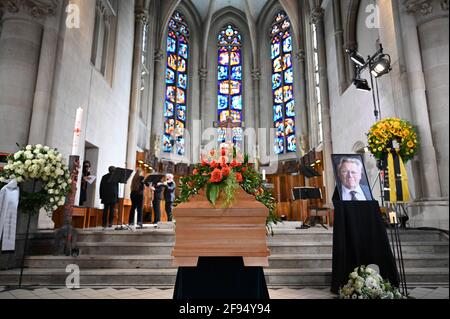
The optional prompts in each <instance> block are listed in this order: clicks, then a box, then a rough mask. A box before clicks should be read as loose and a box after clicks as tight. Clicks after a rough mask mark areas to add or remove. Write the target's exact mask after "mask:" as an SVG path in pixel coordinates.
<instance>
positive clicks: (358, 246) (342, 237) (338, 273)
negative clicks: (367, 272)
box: [331, 201, 399, 293]
mask: <svg viewBox="0 0 450 319" xmlns="http://www.w3.org/2000/svg"><path fill="white" fill-rule="evenodd" d="M333 203H334V229H333V270H332V279H331V280H332V287H331V291H332V292H334V293H338V291H339V287H341V286H342V285H345V284H346V283H347V282H348V279H349V278H348V275H349V274H350V273H351V272H352V271H353V270H354V269H355V268H356V267H358V266H361V265H365V266H367V265H370V264H376V265H378V266H379V267H380V275H381V276H382V277H383V278H384V279H387V280H389V281H390V282H391V284H393V285H394V286H396V287H398V285H399V275H398V271H397V267H396V263H395V259H394V256H393V255H392V251H391V247H390V245H389V240H388V236H387V232H386V227H385V225H384V223H383V219H382V217H381V211H380V207H379V205H378V202H377V201H334V202H333Z"/></svg>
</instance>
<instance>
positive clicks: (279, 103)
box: [270, 11, 297, 154]
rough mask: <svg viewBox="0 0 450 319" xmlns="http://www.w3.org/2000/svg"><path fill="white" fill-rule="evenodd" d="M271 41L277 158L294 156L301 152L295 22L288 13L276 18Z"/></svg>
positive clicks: (282, 12)
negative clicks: (294, 44) (298, 126)
mask: <svg viewBox="0 0 450 319" xmlns="http://www.w3.org/2000/svg"><path fill="white" fill-rule="evenodd" d="M270 37H271V44H270V57H271V60H272V96H273V122H274V126H275V128H276V137H275V154H284V153H293V152H296V151H297V139H296V137H295V136H296V127H295V115H296V114H295V98H294V87H293V85H294V70H293V66H292V34H291V22H290V20H289V17H288V16H287V14H286V12H284V11H281V12H279V13H278V14H277V15H276V17H275V19H274V22H273V24H272V29H271V34H270Z"/></svg>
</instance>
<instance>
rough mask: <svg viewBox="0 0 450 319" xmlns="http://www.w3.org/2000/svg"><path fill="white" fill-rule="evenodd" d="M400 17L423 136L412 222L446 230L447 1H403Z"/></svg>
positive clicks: (415, 116) (416, 116) (411, 89)
mask: <svg viewBox="0 0 450 319" xmlns="http://www.w3.org/2000/svg"><path fill="white" fill-rule="evenodd" d="M400 21H401V28H402V39H403V46H404V50H403V51H404V54H405V63H406V73H407V78H408V86H409V94H410V100H411V109H412V114H413V119H414V122H415V123H414V124H416V126H417V127H418V131H419V134H420V140H421V145H420V149H419V155H418V159H419V171H420V176H421V185H422V193H421V194H416V199H415V201H414V203H412V204H411V205H410V211H411V215H412V216H410V217H412V223H411V224H412V225H413V226H415V227H419V226H427V227H437V228H441V229H447V230H448V226H449V225H448V220H449V219H448V218H449V217H448V1H438V0H420V1H419V0H406V1H403V6H402V8H401V10H400ZM435 145H436V146H438V148H437V147H436V148H435ZM438 149H439V151H438ZM437 155H439V156H437ZM441 162H442V163H441ZM438 165H439V166H438ZM442 195H444V196H445V197H442Z"/></svg>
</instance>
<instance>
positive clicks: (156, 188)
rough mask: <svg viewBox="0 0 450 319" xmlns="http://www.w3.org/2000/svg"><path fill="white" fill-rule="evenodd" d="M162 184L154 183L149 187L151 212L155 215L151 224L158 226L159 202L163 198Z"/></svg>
mask: <svg viewBox="0 0 450 319" xmlns="http://www.w3.org/2000/svg"><path fill="white" fill-rule="evenodd" d="M164 188H165V186H164V183H163V182H161V181H159V182H154V183H153V185H152V186H151V189H152V191H153V211H154V213H155V219H154V220H153V224H158V223H159V222H160V221H161V200H162V199H163V196H164V194H163V193H164Z"/></svg>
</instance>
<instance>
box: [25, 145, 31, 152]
mask: <svg viewBox="0 0 450 319" xmlns="http://www.w3.org/2000/svg"><path fill="white" fill-rule="evenodd" d="M25 149H26V150H27V151H30V150H32V149H33V146H31V145H27V147H25Z"/></svg>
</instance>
